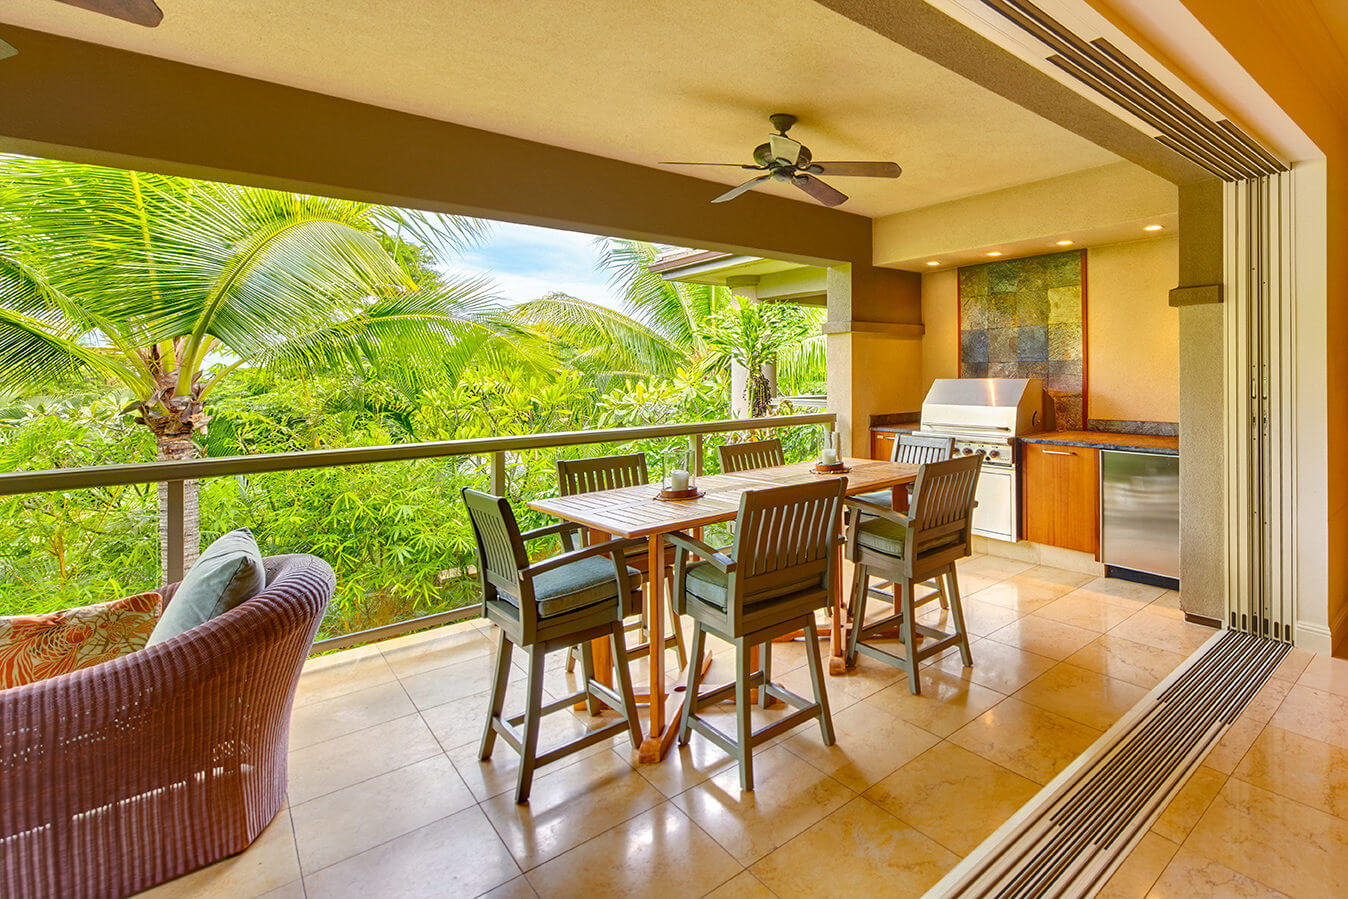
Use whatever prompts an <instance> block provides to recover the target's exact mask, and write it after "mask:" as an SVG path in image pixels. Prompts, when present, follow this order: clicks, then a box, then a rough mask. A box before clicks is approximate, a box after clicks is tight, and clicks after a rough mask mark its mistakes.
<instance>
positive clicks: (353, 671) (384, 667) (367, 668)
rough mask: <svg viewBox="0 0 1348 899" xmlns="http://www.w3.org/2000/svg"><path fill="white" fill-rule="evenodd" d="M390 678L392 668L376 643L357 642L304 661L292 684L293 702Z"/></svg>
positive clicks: (318, 698)
mask: <svg viewBox="0 0 1348 899" xmlns="http://www.w3.org/2000/svg"><path fill="white" fill-rule="evenodd" d="M391 680H394V674H393V669H392V668H390V667H389V665H388V662H386V661H385V660H384V656H383V654H381V653H380V652H379V647H378V646H377V645H376V646H358V647H356V648H355V649H347V650H344V651H342V652H335V653H332V654H330V655H326V656H319V657H318V658H315V659H310V660H309V661H307V662H305V663H304V670H303V672H302V673H301V674H300V680H299V683H298V684H296V686H295V706H296V707H297V708H298V707H299V706H302V705H307V704H309V703H311V702H321V701H323V700H324V699H331V698H333V697H334V696H345V695H346V694H347V693H354V692H355V691H357V690H364V689H367V688H369V687H373V686H374V685H376V684H385V683H388V682H389V681H391Z"/></svg>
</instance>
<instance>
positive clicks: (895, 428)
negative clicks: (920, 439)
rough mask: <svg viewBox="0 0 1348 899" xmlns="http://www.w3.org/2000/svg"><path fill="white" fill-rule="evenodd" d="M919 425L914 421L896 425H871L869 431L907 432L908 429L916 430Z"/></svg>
mask: <svg viewBox="0 0 1348 899" xmlns="http://www.w3.org/2000/svg"><path fill="white" fill-rule="evenodd" d="M919 427H920V425H919V424H918V423H917V422H915V421H910V422H905V423H904V424H898V425H871V431H873V432H874V431H879V432H880V433H881V434H907V433H909V432H910V431H916V430H917V429H918V428H919Z"/></svg>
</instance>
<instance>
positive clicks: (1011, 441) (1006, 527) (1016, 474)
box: [921, 378, 1053, 542]
mask: <svg viewBox="0 0 1348 899" xmlns="http://www.w3.org/2000/svg"><path fill="white" fill-rule="evenodd" d="M1052 428H1053V403H1052V402H1051V401H1049V400H1048V398H1047V397H1045V395H1044V382H1043V381H1042V380H1040V379H1039V378H939V379H937V380H936V381H935V382H934V383H933V384H932V385H931V390H929V391H928V392H927V398H926V399H925V400H923V401H922V424H921V430H923V431H925V432H927V433H930V434H939V435H941V436H943V437H954V438H955V454H956V455H964V456H967V455H971V454H973V453H983V471H982V474H980V475H979V478H978V497H977V499H978V508H977V509H975V510H974V529H973V530H974V533H975V534H980V535H982V536H984V537H991V538H993V539H996V540H1010V541H1013V542H1014V541H1016V540H1019V539H1020V467H1019V465H1018V464H1017V463H1018V461H1019V460H1018V458H1017V456H1018V446H1017V441H1016V438H1017V437H1020V436H1022V435H1025V434H1033V433H1036V432H1038V431H1045V430H1051V429H1052Z"/></svg>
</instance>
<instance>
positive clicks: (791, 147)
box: [768, 134, 800, 165]
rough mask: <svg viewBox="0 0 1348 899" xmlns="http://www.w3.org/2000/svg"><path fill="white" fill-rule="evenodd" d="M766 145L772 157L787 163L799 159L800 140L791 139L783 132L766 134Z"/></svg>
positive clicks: (792, 162)
mask: <svg viewBox="0 0 1348 899" xmlns="http://www.w3.org/2000/svg"><path fill="white" fill-rule="evenodd" d="M768 147H769V148H770V150H771V152H772V158H773V159H781V160H783V161H785V162H786V163H787V164H788V165H795V164H796V163H797V162H799V161H800V141H796V140H792V139H791V138H789V137H787V136H786V135H785V134H770V135H768Z"/></svg>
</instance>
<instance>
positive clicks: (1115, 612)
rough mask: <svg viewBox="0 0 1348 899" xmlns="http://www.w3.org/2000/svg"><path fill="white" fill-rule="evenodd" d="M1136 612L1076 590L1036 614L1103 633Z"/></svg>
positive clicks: (1115, 602)
mask: <svg viewBox="0 0 1348 899" xmlns="http://www.w3.org/2000/svg"><path fill="white" fill-rule="evenodd" d="M1135 612H1136V609H1131V608H1127V607H1125V606H1121V605H1119V604H1118V602H1117V601H1114V602H1110V601H1108V600H1105V599H1102V598H1100V597H1097V596H1092V595H1090V594H1087V593H1081V592H1076V593H1069V594H1067V595H1066V596H1063V597H1060V598H1058V599H1055V600H1054V601H1053V602H1051V603H1049V604H1048V605H1046V606H1044V607H1043V608H1042V609H1039V610H1038V611H1037V612H1035V613H1034V614H1036V615H1039V616H1041V617H1044V618H1050V619H1052V620H1054V621H1059V622H1062V623H1063V624H1070V625H1072V626H1073V627H1079V628H1083V629H1085V630H1088V631H1096V632H1098V633H1101V634H1103V633H1104V632H1105V631H1107V630H1109V629H1110V628H1112V627H1114V626H1115V625H1116V624H1120V623H1122V622H1123V620H1124V619H1126V618H1128V617H1130V616H1131V615H1133V614H1134V613H1135Z"/></svg>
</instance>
